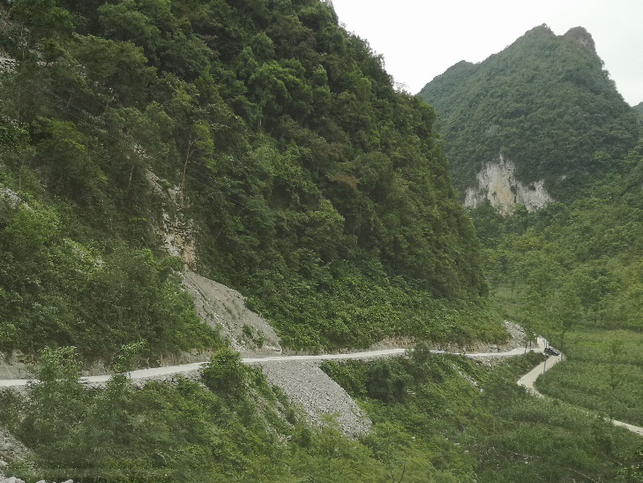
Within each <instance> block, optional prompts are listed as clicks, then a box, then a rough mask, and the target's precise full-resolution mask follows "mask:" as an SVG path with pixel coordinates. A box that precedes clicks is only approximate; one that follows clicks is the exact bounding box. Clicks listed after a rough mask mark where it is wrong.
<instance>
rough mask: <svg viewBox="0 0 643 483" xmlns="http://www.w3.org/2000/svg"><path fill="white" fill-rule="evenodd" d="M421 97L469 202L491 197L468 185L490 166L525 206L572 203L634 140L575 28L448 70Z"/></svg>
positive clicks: (628, 119)
mask: <svg viewBox="0 0 643 483" xmlns="http://www.w3.org/2000/svg"><path fill="white" fill-rule="evenodd" d="M419 95H420V96H421V97H422V98H423V99H425V100H426V101H427V102H429V103H430V104H432V105H433V106H434V107H435V108H436V110H437V111H438V115H439V120H440V122H441V125H442V129H443V132H444V136H445V138H446V153H447V157H448V158H449V161H450V163H451V167H452V173H453V178H454V183H455V184H456V186H457V187H458V188H459V189H460V190H462V191H465V190H467V189H470V191H469V193H468V194H469V197H468V202H469V203H470V204H474V203H475V202H476V201H480V199H481V197H482V195H486V196H488V197H489V198H491V197H492V195H493V193H491V192H489V193H483V194H482V195H481V193H480V192H478V191H477V190H476V189H472V188H479V186H476V185H478V184H482V185H484V184H485V183H486V182H487V181H488V180H489V178H490V177H491V178H493V173H492V171H493V169H491V168H490V166H495V167H497V168H494V169H495V170H496V171H498V172H500V175H499V176H501V177H502V178H503V179H504V181H505V184H504V185H502V186H501V185H500V184H499V185H498V188H497V189H498V191H500V190H502V189H504V190H505V196H508V197H510V198H513V199H514V201H518V202H520V201H521V199H520V197H521V196H523V197H524V198H525V199H526V200H528V201H523V202H522V204H527V206H528V208H530V205H529V204H528V202H532V201H533V203H534V206H531V208H533V207H536V206H539V205H541V204H543V203H545V202H547V201H548V200H549V198H554V199H556V200H567V199H572V198H574V197H575V196H576V195H577V193H578V192H579V190H580V189H582V188H583V187H585V186H587V185H588V183H590V182H591V181H592V180H593V179H594V178H595V177H596V176H598V175H600V174H602V173H606V172H610V171H614V170H618V163H617V162H616V161H615V160H618V159H622V158H623V157H624V155H625V154H626V153H627V152H628V150H629V149H630V148H631V147H632V146H633V145H634V143H635V141H636V139H637V129H638V128H637V123H636V116H635V114H634V112H633V111H632V109H631V108H630V107H629V106H628V105H627V104H626V103H625V102H624V100H623V99H622V97H621V96H620V94H619V93H618V92H617V90H616V88H615V85H614V83H613V81H611V80H610V79H609V77H608V74H607V72H606V71H605V70H603V62H602V61H601V59H600V58H599V57H598V55H597V54H596V50H595V46H594V42H593V40H592V37H591V35H590V34H589V33H588V32H587V31H586V30H584V29H583V28H581V27H577V28H574V29H571V30H570V31H568V32H567V33H566V34H565V35H562V36H556V35H555V34H554V33H553V32H552V31H551V30H550V29H549V28H548V27H546V26H540V27H536V28H534V29H532V30H530V31H528V32H527V33H526V34H525V35H524V36H522V37H521V38H519V39H518V40H517V41H516V42H514V43H513V44H512V45H510V46H509V47H507V48H506V49H505V50H503V51H502V52H500V53H498V54H495V55H492V56H490V57H489V58H488V59H486V60H485V61H483V62H481V63H479V64H475V65H474V64H470V63H467V62H460V63H458V64H456V65H454V66H453V67H451V68H450V69H448V70H447V71H446V72H445V73H444V74H442V75H440V76H438V77H436V78H435V79H433V80H432V81H431V82H429V83H428V84H427V85H426V86H425V87H424V88H423V89H422V91H421V92H420V94H419ZM490 169H491V171H490ZM476 175H478V176H477V177H476ZM491 181H493V180H491ZM539 183H540V184H539ZM490 186H491V188H489V187H490ZM483 188H486V189H488V190H490V191H491V190H493V189H494V188H493V184H491V185H487V186H486V187H485V186H483ZM496 194H497V195H498V196H500V194H499V193H496Z"/></svg>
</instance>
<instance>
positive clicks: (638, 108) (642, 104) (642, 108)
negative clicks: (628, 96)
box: [634, 102, 643, 116]
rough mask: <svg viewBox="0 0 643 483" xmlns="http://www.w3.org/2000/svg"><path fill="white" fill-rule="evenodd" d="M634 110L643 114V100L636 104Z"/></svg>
mask: <svg viewBox="0 0 643 483" xmlns="http://www.w3.org/2000/svg"><path fill="white" fill-rule="evenodd" d="M634 110H635V111H636V112H638V113H639V115H641V116H643V102H639V103H638V104H637V105H636V106H634Z"/></svg>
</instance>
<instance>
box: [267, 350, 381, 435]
mask: <svg viewBox="0 0 643 483" xmlns="http://www.w3.org/2000/svg"><path fill="white" fill-rule="evenodd" d="M261 365H262V368H263V373H264V374H265V376H266V379H267V380H268V382H269V383H270V384H274V385H276V386H279V387H280V388H281V389H282V390H283V392H284V393H285V394H286V395H287V396H288V397H289V398H290V400H291V401H292V402H294V403H295V404H298V405H300V406H301V407H302V408H303V409H304V411H306V414H308V416H309V417H310V419H311V421H312V422H313V423H315V424H319V425H321V424H322V423H323V420H324V415H329V416H334V417H335V420H336V422H337V424H338V426H339V429H341V430H342V432H344V433H345V434H347V435H349V436H359V435H363V434H367V433H368V432H369V431H370V429H371V426H372V422H371V420H370V419H369V418H368V417H367V416H366V415H365V414H364V413H363V412H362V410H361V409H360V408H359V407H358V406H357V404H355V401H353V400H352V399H351V397H350V396H349V395H348V393H347V392H346V391H344V389H343V388H342V387H341V386H340V385H339V384H337V383H336V382H335V381H333V380H332V379H331V378H330V377H329V376H328V375H327V374H326V373H325V372H324V371H322V370H321V369H320V367H319V364H318V363H315V362H265V363H263V364H261Z"/></svg>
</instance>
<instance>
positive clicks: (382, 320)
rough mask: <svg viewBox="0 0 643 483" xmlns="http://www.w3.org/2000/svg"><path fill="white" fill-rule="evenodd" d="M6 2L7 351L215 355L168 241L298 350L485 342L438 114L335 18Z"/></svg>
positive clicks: (135, 0)
mask: <svg viewBox="0 0 643 483" xmlns="http://www.w3.org/2000/svg"><path fill="white" fill-rule="evenodd" d="M11 5H12V6H11V7H10V8H8V7H7V6H6V4H3V6H2V7H0V8H2V19H3V23H2V29H3V35H2V40H1V43H0V48H1V49H2V51H3V52H4V54H3V56H4V57H5V58H6V59H9V60H8V61H7V62H5V64H6V65H7V67H6V68H3V72H2V78H1V79H0V80H1V83H0V95H1V96H2V99H3V102H2V104H1V105H0V136H1V137H2V143H1V146H2V147H1V148H0V166H1V167H2V169H1V170H0V182H1V183H2V186H3V190H4V192H5V194H6V196H4V197H2V198H0V207H1V209H0V221H1V223H2V226H3V228H4V229H3V231H2V235H1V236H0V244H1V245H2V246H1V253H2V260H1V267H2V270H1V271H0V295H1V298H0V313H1V314H2V323H3V324H6V325H7V330H4V331H3V332H2V336H1V337H0V347H1V348H2V349H4V350H11V349H20V350H22V351H24V352H28V353H33V352H35V351H37V350H39V349H41V348H42V347H44V346H45V345H67V344H72V345H76V346H77V347H79V349H80V351H81V353H82V354H83V355H84V356H89V355H92V356H107V355H109V354H110V353H113V351H114V349H115V347H118V346H120V345H122V344H124V343H127V342H131V341H134V340H139V339H144V340H148V341H152V342H150V344H151V349H150V352H151V353H158V352H167V351H172V350H174V348H176V350H178V349H179V348H180V349H184V348H187V347H190V346H203V345H205V346H207V345H211V344H214V343H215V342H214V341H215V340H216V335H213V334H211V333H210V332H208V331H207V330H206V329H204V328H203V327H200V326H199V325H198V322H197V321H196V320H197V319H196V316H195V313H194V309H193V308H192V307H190V304H189V300H187V298H186V297H184V296H183V294H181V293H180V290H179V288H178V287H179V284H178V281H177V280H176V279H175V277H174V275H173V270H176V269H177V268H180V260H178V259H167V258H163V257H164V254H165V253H164V250H163V248H162V247H163V246H165V247H166V248H168V247H171V248H172V253H173V254H174V255H177V256H182V258H183V262H184V263H187V264H188V265H190V267H191V268H193V269H196V270H197V271H198V272H200V273H201V274H203V275H205V276H207V277H209V278H211V279H213V280H217V281H220V282H222V283H225V284H227V285H229V286H232V287H234V288H236V289H238V290H240V291H241V292H242V293H243V294H244V295H246V296H249V303H250V304H251V305H252V307H253V308H254V309H255V310H257V311H260V312H261V313H262V315H263V316H265V317H267V318H268V319H270V320H271V321H272V322H273V323H274V324H275V326H276V328H277V329H278V331H279V332H280V335H281V336H282V341H283V342H284V343H285V344H287V345H289V346H291V347H297V348H303V347H308V348H311V347H332V346H365V345H368V344H370V343H372V342H374V341H377V340H380V339H382V338H385V337H394V336H402V335H414V336H419V337H423V338H426V337H429V338H434V339H435V338H437V339H441V340H444V339H449V338H454V337H455V338H459V339H462V338H471V337H490V332H489V331H488V328H489V324H486V323H482V322H479V321H480V320H484V319H485V316H484V311H485V309H484V307H480V306H479V304H478V303H477V302H476V298H477V297H478V296H479V295H480V294H484V292H485V290H486V285H485V282H484V281H483V278H482V276H481V272H480V266H479V249H478V245H477V241H476V239H475V237H474V234H473V228H472V224H471V222H470V220H469V219H468V218H467V217H466V216H465V214H464V213H463V210H462V208H461V207H460V204H459V202H458V200H457V199H456V197H455V196H454V192H453V189H452V186H451V181H450V176H449V172H448V165H447V162H446V160H445V157H444V156H443V154H442V151H441V143H440V142H438V138H437V134H436V131H435V127H434V124H435V113H434V111H433V109H432V108H431V107H429V106H428V105H427V104H425V103H423V102H422V101H420V100H419V99H418V98H416V97H413V96H409V95H406V94H401V93H397V92H395V90H394V89H393V86H392V82H391V78H390V76H389V75H388V74H387V73H386V72H385V70H384V69H383V67H382V62H381V59H380V58H379V57H377V56H375V55H374V54H373V53H372V52H371V51H370V49H369V47H368V45H367V44H366V43H365V42H364V41H362V40H360V39H358V38H356V37H353V36H350V35H348V34H346V33H345V32H344V30H343V29H342V28H340V27H339V26H338V21H337V18H336V15H335V13H334V11H333V9H332V8H331V7H330V6H329V5H327V4H325V3H323V2H320V1H318V0H302V1H297V2H292V3H290V2H278V3H277V4H272V3H270V2H266V1H261V0H257V1H248V2H239V1H233V0H229V1H223V0H208V1H201V2H194V1H190V0H178V1H173V2H169V1H164V0H127V1H123V2H118V3H113V2H106V1H100V0H94V1H91V2H85V1H83V2H78V1H73V0H59V1H57V2H56V1H55V0H50V1H46V2H42V1H36V0H21V1H16V2H13V3H12V4H11ZM5 64H3V65H5ZM168 200H171V202H169V201H168ZM177 241H181V243H178V244H177ZM181 247H183V248H181ZM188 248H189V250H188ZM186 250H187V251H186ZM493 330H495V329H492V331H493Z"/></svg>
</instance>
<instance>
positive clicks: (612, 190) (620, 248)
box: [473, 142, 643, 344]
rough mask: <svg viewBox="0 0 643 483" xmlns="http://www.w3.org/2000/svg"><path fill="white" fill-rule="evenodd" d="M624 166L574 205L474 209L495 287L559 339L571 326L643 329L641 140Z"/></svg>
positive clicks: (524, 316)
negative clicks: (510, 211)
mask: <svg viewBox="0 0 643 483" xmlns="http://www.w3.org/2000/svg"><path fill="white" fill-rule="evenodd" d="M621 163H622V164H623V166H624V167H628V168H629V169H628V171H627V172H626V173H625V174H623V175H619V176H614V177H612V178H608V179H604V180H599V181H597V182H596V183H595V184H594V186H593V187H592V189H591V190H590V194H589V195H587V196H585V197H583V198H581V199H578V200H576V201H575V202H573V203H571V204H562V203H554V204H552V205H550V206H548V207H546V208H544V209H543V210H541V211H539V212H536V213H530V214H527V213H525V212H524V211H522V212H517V213H515V214H514V215H513V216H511V217H508V218H506V219H503V218H502V217H501V216H499V215H498V214H496V213H494V212H493V210H491V209H490V208H489V206H488V205H487V206H484V207H480V208H478V209H476V210H475V211H473V215H474V220H476V226H477V228H478V233H479V235H480V238H481V240H482V243H483V245H484V247H485V260H486V262H485V264H486V269H487V273H488V274H489V279H490V281H491V284H492V286H493V287H494V289H496V291H499V292H498V293H499V294H500V295H501V296H502V298H506V299H507V300H511V303H508V304H507V309H508V310H510V311H511V313H512V315H515V316H516V317H517V319H516V321H517V322H519V323H520V321H521V320H522V321H524V322H526V323H527V324H528V325H530V326H531V327H532V328H534V329H537V330H538V331H539V333H543V334H546V335H548V336H550V339H552V342H553V343H554V344H560V343H561V341H560V340H557V338H559V337H560V336H561V333H560V332H561V331H564V330H569V329H570V328H571V327H573V326H581V327H587V328H593V329H596V328H602V329H629V330H635V331H640V330H641V329H643V315H642V314H643V306H641V303H642V301H643V299H642V298H641V293H642V290H643V278H642V275H643V272H642V271H641V268H642V265H641V263H642V261H643V260H642V259H641V254H642V253H643V241H642V240H643V190H642V187H643V143H642V142H639V144H638V146H637V148H636V149H634V150H632V152H631V153H630V154H629V155H628V156H627V157H626V158H625V160H623V161H621Z"/></svg>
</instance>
